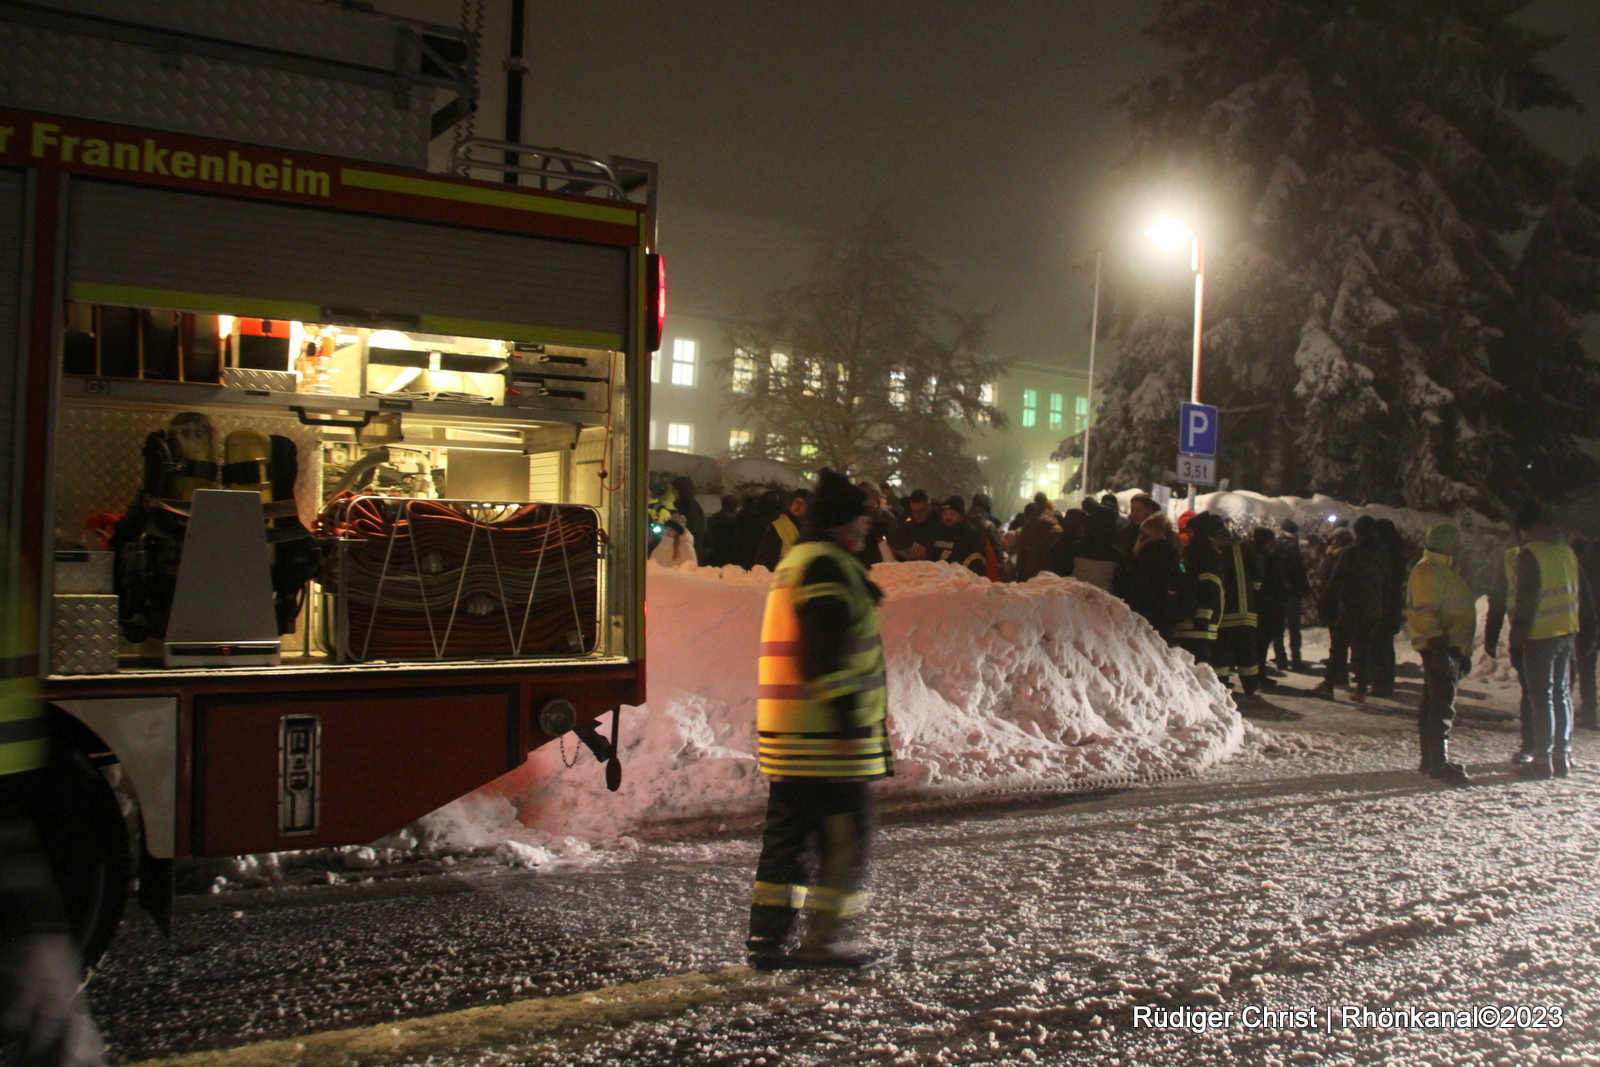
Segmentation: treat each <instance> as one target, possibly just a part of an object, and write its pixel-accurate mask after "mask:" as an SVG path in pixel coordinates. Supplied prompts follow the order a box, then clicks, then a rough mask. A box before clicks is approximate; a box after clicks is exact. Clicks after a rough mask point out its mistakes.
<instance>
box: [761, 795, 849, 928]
mask: <svg viewBox="0 0 1600 1067" xmlns="http://www.w3.org/2000/svg"><path fill="white" fill-rule="evenodd" d="M875 828H876V818H875V816H874V813H873V807H872V795H871V794H870V793H869V792H868V791H867V783H866V782H804V781H776V782H773V783H772V791H771V793H770V794H769V795H768V797H767V826H766V829H765V830H764V831H763V832H762V835H761V858H760V859H759V860H757V861H756V884H755V889H754V892H753V893H752V894H751V904H750V940H749V942H748V944H749V947H750V949H751V951H776V950H777V949H779V948H781V947H782V945H783V943H784V941H785V940H786V939H787V938H788V936H789V934H790V933H791V932H792V931H793V930H794V926H795V922H796V920H797V919H798V918H799V914H800V910H799V909H800V908H801V907H802V906H804V907H806V908H808V909H810V910H811V911H812V912H813V914H814V918H813V923H814V924H816V923H817V922H818V920H820V921H821V923H822V924H823V925H829V924H831V925H834V926H836V925H837V922H838V920H839V919H840V918H841V917H844V916H847V915H849V914H851V913H852V912H854V911H856V910H859V908H860V905H861V887H862V885H863V884H864V883H865V881H866V874H867V859H868V855H869V853H870V851H871V847H872V835H873V831H874V829H875Z"/></svg>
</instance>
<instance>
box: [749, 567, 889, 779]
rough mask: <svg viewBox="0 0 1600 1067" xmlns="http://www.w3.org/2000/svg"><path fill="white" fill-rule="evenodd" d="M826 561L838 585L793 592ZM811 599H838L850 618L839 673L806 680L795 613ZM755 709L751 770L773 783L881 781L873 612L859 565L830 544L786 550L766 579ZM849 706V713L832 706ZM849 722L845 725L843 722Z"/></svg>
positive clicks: (883, 752) (884, 756)
mask: <svg viewBox="0 0 1600 1067" xmlns="http://www.w3.org/2000/svg"><path fill="white" fill-rule="evenodd" d="M824 556H826V557H828V558H830V559H831V560H833V562H835V563H836V564H837V565H838V567H839V570H840V571H842V572H843V574H844V576H845V581H844V582H842V583H840V582H824V583H817V584H814V585H804V584H802V583H803V582H804V580H805V574H806V571H807V569H808V568H810V566H811V564H812V563H814V562H815V561H816V560H817V559H819V558H821V557H824ZM817 597H837V598H838V599H839V600H841V601H842V602H843V603H844V604H845V606H846V608H847V609H848V612H849V618H850V622H849V626H848V629H847V630H846V632H845V633H844V634H843V635H842V636H843V639H844V652H845V654H844V657H843V662H842V664H841V666H840V669H838V670H837V671H834V672H833V673H831V674H826V675H822V676H819V677H815V678H807V677H805V669H804V662H803V658H802V653H803V651H804V650H803V649H802V647H801V632H800V617H799V613H798V609H799V607H800V606H801V605H803V604H805V603H806V602H807V601H809V600H812V599H814V598H817ZM758 682H759V685H758V688H757V701H756V729H757V731H758V732H759V756H760V767H761V771H762V773H764V774H767V775H771V776H772V777H774V778H811V779H816V778H826V779H831V780H834V781H839V780H860V779H869V778H881V777H883V776H884V775H886V774H888V773H889V740H888V734H887V728H886V722H887V718H888V715H887V713H888V696H887V693H886V691H885V689H884V660H883V645H882V642H881V639H880V636H879V630H878V607H877V604H876V603H875V602H874V600H873V598H872V595H871V594H870V593H869V592H868V591H867V572H866V569H865V568H864V567H862V566H861V563H860V562H859V561H858V560H857V559H856V558H855V557H854V556H852V555H850V554H849V553H848V552H846V551H845V550H844V549H843V548H842V547H840V546H839V545H838V544H837V543H835V542H833V541H805V542H802V543H800V544H797V545H795V546H794V547H793V548H792V549H791V550H790V551H789V552H788V554H787V555H786V556H785V557H784V559H783V562H782V563H780V564H779V565H778V569H777V570H776V571H775V572H773V575H772V587H771V589H770V591H769V592H768V593H767V606H766V614H765V616H764V617H763V619H762V623H761V660H760V674H759V678H758ZM840 697H852V698H853V703H854V709H855V710H854V712H853V714H852V713H849V712H846V711H841V710H840V708H839V706H838V705H837V704H835V703H834V702H835V701H836V700H838V698H840ZM847 717H848V720H849V721H845V720H846V718H847Z"/></svg>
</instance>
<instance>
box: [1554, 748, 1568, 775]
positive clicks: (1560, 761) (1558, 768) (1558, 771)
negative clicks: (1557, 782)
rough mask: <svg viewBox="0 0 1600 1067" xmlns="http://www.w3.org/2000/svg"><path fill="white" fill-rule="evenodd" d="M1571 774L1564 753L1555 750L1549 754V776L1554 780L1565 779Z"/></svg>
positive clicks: (1566, 756)
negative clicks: (1554, 778)
mask: <svg viewBox="0 0 1600 1067" xmlns="http://www.w3.org/2000/svg"><path fill="white" fill-rule="evenodd" d="M1571 773H1572V767H1571V763H1570V761H1569V759H1568V755H1567V753H1566V752H1563V751H1561V750H1560V749H1557V750H1556V751H1554V752H1552V753H1550V774H1551V775H1552V776H1553V777H1556V778H1565V777H1566V776H1567V775H1569V774H1571Z"/></svg>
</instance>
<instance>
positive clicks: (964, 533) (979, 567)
mask: <svg viewBox="0 0 1600 1067" xmlns="http://www.w3.org/2000/svg"><path fill="white" fill-rule="evenodd" d="M939 517H940V522H941V524H942V525H943V529H941V530H940V531H939V535H938V538H937V540H935V541H934V542H933V551H932V552H931V553H929V558H930V559H934V560H938V561H940V562H942V563H955V564H958V565H960V566H962V567H965V568H967V569H968V570H969V571H971V572H972V573H974V574H979V575H981V574H986V573H987V572H988V567H987V565H986V564H985V561H984V556H983V535H982V534H980V533H978V531H977V530H974V529H973V528H972V527H970V526H968V525H967V502H966V501H965V500H962V499H961V498H960V497H958V496H953V497H950V498H949V499H948V500H946V501H945V502H944V506H943V507H942V508H941V509H940V511H939Z"/></svg>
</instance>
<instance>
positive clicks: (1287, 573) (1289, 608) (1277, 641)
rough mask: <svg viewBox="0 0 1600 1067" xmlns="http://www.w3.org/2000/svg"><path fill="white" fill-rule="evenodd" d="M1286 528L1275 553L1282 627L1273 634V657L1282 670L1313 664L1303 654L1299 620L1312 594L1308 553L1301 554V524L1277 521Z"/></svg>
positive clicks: (1298, 669)
mask: <svg viewBox="0 0 1600 1067" xmlns="http://www.w3.org/2000/svg"><path fill="white" fill-rule="evenodd" d="M1278 528H1279V529H1280V530H1282V531H1283V532H1282V533H1281V534H1279V535H1278V546H1277V548H1276V550H1275V551H1276V553H1277V557H1278V568H1279V572H1280V573H1281V574H1282V575H1283V586H1284V598H1283V629H1280V630H1279V631H1278V632H1277V633H1276V634H1274V635H1273V639H1272V649H1273V652H1272V654H1273V659H1274V660H1275V661H1276V662H1277V665H1278V669H1279V670H1280V671H1288V670H1294V671H1307V670H1310V669H1311V667H1310V664H1308V663H1306V661H1305V660H1303V659H1301V658H1300V621H1301V618H1302V616H1303V615H1304V613H1305V602H1306V598H1307V597H1309V596H1310V595H1311V579H1310V578H1309V577H1308V576H1307V575H1306V561H1305V557H1304V556H1302V555H1301V554H1300V527H1299V525H1298V524H1297V523H1296V522H1295V521H1294V520H1293V519H1284V520H1283V522H1281V523H1279V524H1278ZM1285 631H1287V633H1288V636H1289V647H1288V649H1287V650H1285V648H1284V633H1285Z"/></svg>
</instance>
